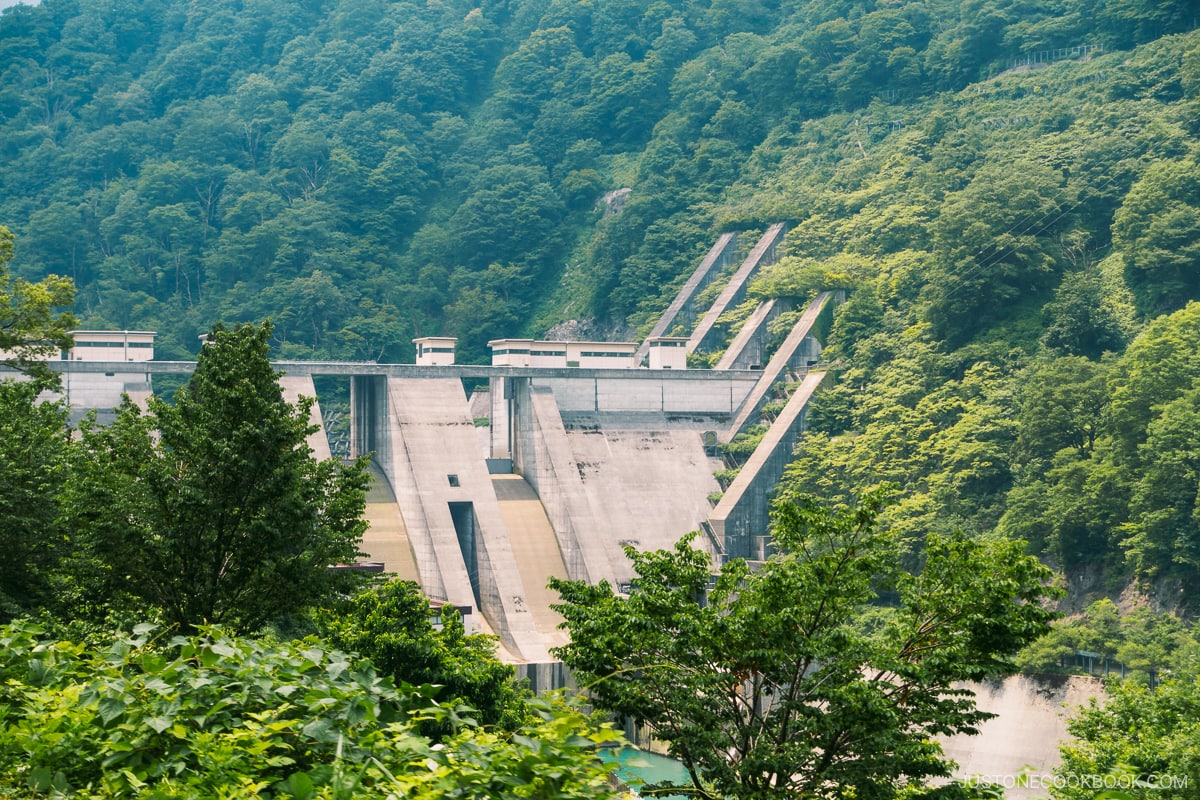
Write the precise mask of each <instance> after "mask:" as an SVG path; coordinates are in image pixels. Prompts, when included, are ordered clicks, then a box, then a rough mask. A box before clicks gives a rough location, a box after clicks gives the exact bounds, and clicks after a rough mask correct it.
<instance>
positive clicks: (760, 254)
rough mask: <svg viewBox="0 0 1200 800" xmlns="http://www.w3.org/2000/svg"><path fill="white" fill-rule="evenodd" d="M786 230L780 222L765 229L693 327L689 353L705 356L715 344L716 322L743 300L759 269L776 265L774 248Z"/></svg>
mask: <svg viewBox="0 0 1200 800" xmlns="http://www.w3.org/2000/svg"><path fill="white" fill-rule="evenodd" d="M786 231H787V226H785V225H784V224H783V223H782V222H777V223H775V224H774V225H772V226H771V227H770V228H767V232H766V233H764V234H763V235H762V238H760V239H759V240H758V243H757V244H756V245H754V249H753V250H751V251H750V255H749V256H747V257H746V260H745V261H743V262H742V265H741V266H740V267H738V270H737V272H735V273H733V277H732V278H730V279H729V283H728V284H727V285H726V286H725V289H724V290H723V291H722V292H721V294H720V295H719V296H718V297H717V299H716V301H714V302H713V304H712V306H711V307H710V308H709V309H708V311H706V312H705V313H704V316H703V317H702V318H701V319H700V322H699V323H698V324H697V325H696V329H695V330H694V331H692V335H691V337H690V338H689V339H688V352H689V353H704V352H708V351H709V350H712V349H714V348H715V347H716V343H717V341H718V340H719V339H720V338H721V334H720V331H719V330H718V329H717V319H718V318H719V317H720V316H721V315H722V314H724V313H725V312H726V311H728V310H729V309H731V308H733V307H734V306H736V305H737V304H738V303H740V302H742V300H743V299H745V297H746V284H747V283H749V281H750V278H752V277H753V276H754V274H755V273H756V272H758V269H759V267H762V266H764V265H766V264H773V263H774V262H775V246H776V245H777V244H779V243H780V242H781V241H783V235H784V233H785V232H786Z"/></svg>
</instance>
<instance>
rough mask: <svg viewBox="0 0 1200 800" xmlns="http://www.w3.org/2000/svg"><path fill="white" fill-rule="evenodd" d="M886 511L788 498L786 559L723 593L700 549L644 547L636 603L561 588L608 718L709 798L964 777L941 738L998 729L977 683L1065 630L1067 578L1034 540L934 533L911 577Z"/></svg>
mask: <svg viewBox="0 0 1200 800" xmlns="http://www.w3.org/2000/svg"><path fill="white" fill-rule="evenodd" d="M881 505H882V501H881V499H880V497H879V496H878V495H876V496H871V497H868V498H866V499H865V500H864V501H863V503H862V504H861V505H860V506H858V507H857V508H852V509H842V510H839V511H830V510H828V509H826V508H823V507H821V506H820V505H818V504H817V503H815V502H813V501H812V500H811V499H810V498H802V497H792V498H789V499H788V500H786V501H784V502H780V503H779V504H778V505H777V507H776V509H775V512H774V528H773V533H774V537H775V541H776V544H777V546H778V547H779V548H780V552H778V553H777V554H775V555H773V556H771V557H770V558H769V559H768V560H767V561H766V562H765V563H764V564H762V566H761V568H760V569H757V570H751V569H750V567H749V566H748V565H747V564H746V563H745V562H743V561H740V560H735V561H731V562H729V563H727V564H725V565H724V566H722V567H721V569H720V572H719V573H718V575H717V577H716V582H715V585H710V581H711V580H712V575H711V568H712V567H711V564H710V562H709V558H708V556H707V555H706V554H705V553H703V552H700V551H698V550H695V549H693V548H692V546H691V543H690V541H689V540H687V539H685V540H683V541H681V542H680V543H679V544H677V545H676V547H675V548H674V549H673V550H670V551H657V552H651V553H640V552H637V551H636V550H633V549H632V548H629V549H627V552H628V554H629V556H630V558H632V559H633V563H634V569H635V571H636V574H637V577H636V578H635V580H634V581H633V588H632V590H631V591H630V594H629V596H628V597H624V596H620V595H617V594H615V593H614V592H613V589H612V587H611V586H609V585H608V584H606V583H602V584H600V585H598V586H588V585H586V584H584V583H582V582H579V581H564V580H552V581H551V585H552V586H553V587H554V588H555V589H557V590H558V591H559V592H560V594H561V595H562V599H563V602H562V603H561V604H560V605H558V606H556V608H558V609H559V610H560V612H561V613H562V615H563V617H564V619H565V620H566V622H565V625H566V627H567V628H569V630H570V632H571V643H570V644H568V645H566V646H565V647H562V648H560V649H559V650H557V651H556V653H557V654H558V655H559V657H560V658H562V659H563V661H564V662H565V663H566V664H567V665H568V666H570V667H571V668H572V669H573V670H574V671H575V673H576V675H577V676H578V677H579V680H580V683H581V684H582V685H584V686H585V687H586V688H587V690H588V692H589V693H590V695H591V697H592V698H593V700H594V702H595V703H596V705H597V706H598V707H600V708H603V709H607V710H610V711H614V712H616V713H618V714H622V715H627V716H629V717H631V718H632V719H634V720H636V721H637V722H639V723H644V724H646V725H648V726H649V727H650V728H651V730H652V733H653V735H654V737H655V738H657V739H659V740H661V741H664V742H666V743H667V744H668V746H669V748H670V752H671V754H672V755H673V756H674V757H676V758H678V759H679V760H680V761H682V762H683V764H684V765H685V766H686V767H687V769H688V771H689V772H690V774H691V785H690V787H688V791H690V792H692V793H694V796H697V797H702V798H711V799H713V800H715V799H716V798H728V797H736V798H765V797H796V798H799V797H828V798H836V797H845V796H849V794H848V793H849V792H851V791H853V796H855V797H859V798H869V799H879V800H881V799H883V798H891V797H895V796H897V795H898V794H901V793H903V792H904V791H906V790H908V789H913V788H917V787H922V786H924V784H925V782H926V780H928V779H929V778H932V777H942V776H948V775H949V772H950V768H949V766H948V765H947V764H946V762H945V761H944V760H943V759H942V757H941V749H940V747H939V746H938V745H937V743H936V742H935V741H934V738H933V737H934V736H935V735H939V734H953V733H960V732H971V731H973V730H974V728H975V726H976V725H977V724H978V723H979V722H981V721H982V720H984V719H986V718H988V716H989V715H988V714H986V713H983V712H980V711H978V710H977V709H976V707H975V703H974V697H973V695H972V694H971V692H970V691H967V690H964V689H962V688H960V686H961V684H959V682H960V681H965V680H980V679H983V678H985V677H992V676H997V675H1002V674H1005V673H1007V672H1011V671H1013V670H1014V668H1015V667H1014V664H1013V662H1012V655H1013V654H1014V653H1015V652H1016V651H1017V650H1019V649H1020V648H1021V647H1022V646H1024V645H1026V644H1028V643H1029V642H1031V641H1033V640H1034V639H1036V638H1037V637H1038V636H1040V635H1042V634H1043V633H1044V632H1045V631H1046V628H1047V622H1048V621H1049V620H1050V619H1051V618H1052V617H1053V614H1052V613H1051V612H1049V611H1048V610H1046V609H1045V608H1043V606H1042V602H1043V601H1044V600H1046V599H1047V598H1049V597H1050V596H1052V595H1053V591H1052V590H1051V589H1049V588H1048V587H1047V586H1046V585H1045V584H1046V581H1047V580H1048V578H1049V576H1050V572H1049V570H1047V569H1046V568H1045V567H1043V566H1041V565H1040V564H1039V563H1038V562H1037V560H1036V559H1035V558H1033V557H1032V556H1028V555H1023V554H1022V552H1021V551H1022V543H1020V542H1011V541H1003V540H978V541H973V540H970V539H967V538H965V537H962V536H949V537H940V536H931V537H930V538H929V540H928V542H927V543H926V548H925V553H926V558H925V564H924V567H923V569H921V570H920V571H919V572H918V573H916V574H911V573H908V572H906V571H905V570H903V569H902V567H901V565H900V560H899V558H898V552H897V548H896V542H895V540H894V537H892V536H891V535H889V534H888V533H885V532H884V531H882V530H880V529H879V528H878V527H877V525H876V522H877V517H878V515H879V512H880V508H881ZM881 599H885V600H891V601H893V602H892V605H890V606H889V607H885V608H879V607H873V608H872V607H871V606H872V604H875V603H877V602H878V601H880V600H881ZM851 787H853V789H851Z"/></svg>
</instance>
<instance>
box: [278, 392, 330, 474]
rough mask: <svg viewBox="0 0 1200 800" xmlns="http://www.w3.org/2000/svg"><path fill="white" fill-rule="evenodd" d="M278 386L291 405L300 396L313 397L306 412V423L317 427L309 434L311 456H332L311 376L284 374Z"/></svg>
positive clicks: (316, 457) (322, 457) (324, 457)
mask: <svg viewBox="0 0 1200 800" xmlns="http://www.w3.org/2000/svg"><path fill="white" fill-rule="evenodd" d="M279 388H280V389H281V390H282V391H283V399H284V400H286V401H287V402H289V403H291V404H292V405H295V404H296V403H298V402H300V398H301V397H302V396H303V397H311V398H312V399H313V404H312V408H311V409H309V413H308V424H309V425H315V426H317V429H316V430H315V431H313V432H312V433H311V434H309V437H308V446H309V447H311V448H312V451H313V452H312V455H313V458H315V459H317V460H318V461H324V460H326V459H329V458H332V457H333V454H332V453H331V452H330V450H329V437H328V436H326V435H325V426H324V425H323V424H322V420H321V406H320V405H319V404H318V403H317V388H316V387H315V386H313V379H312V376H311V375H294V376H293V375H284V376H283V377H281V378H280V379H279Z"/></svg>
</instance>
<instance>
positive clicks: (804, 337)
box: [725, 292, 832, 442]
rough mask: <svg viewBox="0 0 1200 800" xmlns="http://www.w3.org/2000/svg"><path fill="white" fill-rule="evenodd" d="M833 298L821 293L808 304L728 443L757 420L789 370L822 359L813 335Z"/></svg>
mask: <svg viewBox="0 0 1200 800" xmlns="http://www.w3.org/2000/svg"><path fill="white" fill-rule="evenodd" d="M831 297H832V293H830V292H821V293H820V294H818V295H817V296H816V298H815V299H814V300H813V301H812V302H811V303H809V304H808V308H806V309H805V310H804V313H803V314H802V315H801V316H800V320H799V321H798V322H797V323H796V324H795V325H794V326H792V330H791V333H789V334H788V336H787V338H786V339H785V340H784V341H783V344H781V345H780V346H779V349H778V350H776V351H775V355H773V356H772V357H771V360H770V362H769V363H768V364H767V366H766V368H765V369H763V371H762V377H761V378H759V380H758V383H757V384H755V386H754V389H752V390H751V392H750V394H749V396H748V397H747V398H746V402H745V403H744V404H743V405H742V407H741V408H740V409H739V410H738V412H737V416H736V417H735V418H734V420H733V424H731V425H730V426H729V430H728V432H727V433H726V434H725V441H727V442H728V441H730V440H732V439H733V437H735V436H737V435H738V434H739V433H741V432H742V431H744V430H745V429H746V428H747V427H749V426H750V425H753V424H754V423H755V422H756V421H757V419H758V413H759V411H760V410H761V409H762V407H763V404H764V403H765V402H766V400H767V397H768V396H769V393H770V391H771V387H773V386H774V385H775V384H776V383H778V382H779V381H781V380H783V379H784V377H785V373H786V371H787V370H789V369H800V370H806V369H808V367H809V366H810V365H811V364H813V363H816V361H817V359H819V358H820V356H821V343H820V342H818V341H817V340H816V339H815V338H813V336H812V335H811V334H812V332H813V328H814V326H815V325H816V324H817V320H818V318H819V317H820V316H821V314H822V313H823V312H824V311H825V308H826V306H827V305H828V303H829V300H830V298H831Z"/></svg>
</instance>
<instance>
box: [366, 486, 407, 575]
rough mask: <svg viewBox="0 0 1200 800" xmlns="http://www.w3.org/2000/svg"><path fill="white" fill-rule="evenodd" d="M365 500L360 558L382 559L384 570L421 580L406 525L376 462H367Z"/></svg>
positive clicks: (392, 493) (379, 560)
mask: <svg viewBox="0 0 1200 800" xmlns="http://www.w3.org/2000/svg"><path fill="white" fill-rule="evenodd" d="M366 499H367V503H366V509H365V510H364V512H363V518H364V519H365V520H366V521H367V530H366V533H364V534H363V541H362V551H363V560H364V561H378V562H382V564H383V569H384V571H385V572H390V573H392V574H394V575H395V576H396V577H397V578H400V579H401V580H406V581H414V582H415V583H418V584H419V583H420V582H421V572H420V570H418V569H417V557H416V555H415V554H414V553H413V549H412V544H411V543H410V542H409V541H408V528H407V527H405V525H404V517H403V516H401V515H400V507H399V506H398V505H397V504H396V493H395V492H393V491H392V487H391V485H390V484H388V479H387V476H385V475H384V474H383V470H381V469H380V468H379V465H377V464H375V463H372V464H371V484H370V486H368V487H367V498H366Z"/></svg>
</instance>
